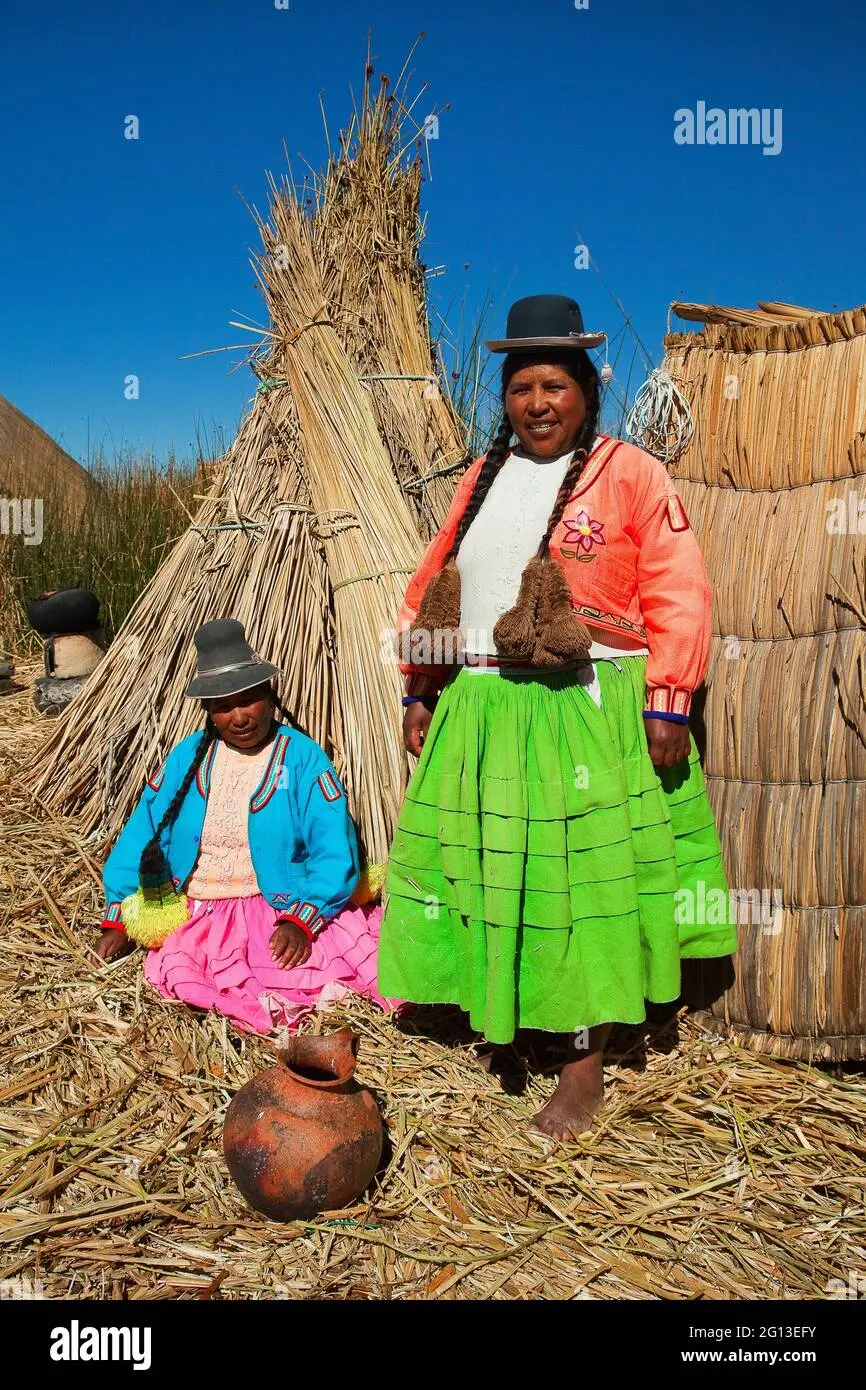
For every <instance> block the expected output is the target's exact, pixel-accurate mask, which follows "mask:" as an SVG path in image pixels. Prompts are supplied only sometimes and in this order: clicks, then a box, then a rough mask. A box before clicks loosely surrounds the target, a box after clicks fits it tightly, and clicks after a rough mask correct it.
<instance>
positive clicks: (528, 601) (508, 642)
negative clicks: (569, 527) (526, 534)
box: [493, 556, 544, 661]
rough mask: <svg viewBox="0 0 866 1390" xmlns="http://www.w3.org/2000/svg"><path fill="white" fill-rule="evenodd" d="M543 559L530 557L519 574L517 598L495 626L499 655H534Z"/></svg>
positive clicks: (518, 657) (526, 658) (515, 657)
mask: <svg viewBox="0 0 866 1390" xmlns="http://www.w3.org/2000/svg"><path fill="white" fill-rule="evenodd" d="M543 563H544V562H543V561H542V560H539V559H538V557H537V556H536V557H534V558H533V559H532V560H530V561H529V564H528V565H527V566H526V568H525V569H524V571H523V574H522V575H521V576H520V592H519V593H518V595H517V602H516V603H515V605H514V607H513V608H509V610H508V612H507V613H503V614H502V617H501V618H499V620H498V621H497V623H496V626H495V627H494V629H493V643H494V645H495V647H496V650H497V652H498V654H499V655H500V656H504V657H506V658H510V659H511V660H523V661H529V660H531V658H532V652H533V649H534V647H535V626H536V621H537V613H538V601H539V594H540V589H541V581H542V571H543Z"/></svg>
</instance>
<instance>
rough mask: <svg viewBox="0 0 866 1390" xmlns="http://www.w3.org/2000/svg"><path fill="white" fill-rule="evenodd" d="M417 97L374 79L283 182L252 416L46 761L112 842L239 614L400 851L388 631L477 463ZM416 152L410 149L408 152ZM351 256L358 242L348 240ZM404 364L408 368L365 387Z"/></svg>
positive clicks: (269, 246)
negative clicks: (438, 338) (436, 292)
mask: <svg viewBox="0 0 866 1390" xmlns="http://www.w3.org/2000/svg"><path fill="white" fill-rule="evenodd" d="M409 120H410V116H409V112H408V110H407V108H406V106H405V104H404V103H403V102H402V101H400V100H397V101H395V100H394V98H392V97H391V96H390V95H389V94H388V92H387V89H386V88H385V87H384V86H383V87H382V88H380V90H379V92H378V93H377V94H376V95H375V96H373V95H372V87H371V75H370V73H369V72H368V74H367V79H366V82H365V88H364V98H363V102H362V106H361V110H360V112H356V113H355V116H354V118H353V122H352V125H351V126H350V129H349V132H348V133H347V135H346V136H345V137H344V139H343V142H342V143H343V153H342V155H341V157H340V159H339V160H335V161H333V162H332V163H331V165H330V166H329V168H328V170H327V172H326V174H325V175H323V176H322V178H321V179H319V180H317V181H316V183H315V185H314V190H313V191H314V194H315V196H311V195H308V193H307V190H306V189H300V190H298V189H295V188H294V187H293V186H292V185H290V184H283V185H281V186H279V187H278V186H277V184H276V183H275V182H274V181H272V182H271V198H272V201H271V207H270V211H269V216H268V218H267V219H264V218H261V217H258V216H257V221H258V225H259V228H260V231H261V233H262V237H263V242H264V252H263V254H262V255H261V257H260V258H258V260H257V261H256V262H255V263H254V264H255V267H256V271H257V274H258V276H259V280H260V283H261V286H262V289H263V291H264V294H265V298H266V301H267V305H268V310H269V314H270V320H271V323H270V328H269V329H268V331H267V333H266V335H265V338H264V343H263V345H262V346H260V347H259V348H258V349H256V350H254V352H253V353H252V355H251V356H252V362H253V365H254V368H255V370H256V372H257V374H258V376H259V377H260V378H263V379H262V380H261V384H260V386H259V389H258V390H257V392H256V395H255V397H254V400H253V406H252V410H251V412H250V415H249V417H248V418H247V420H246V422H245V423H244V425H243V427H242V429H241V432H240V434H239V436H238V438H237V440H236V441H235V444H234V445H233V446H232V448H231V449H230V451H229V453H228V455H227V457H226V460H225V463H224V466H223V467H222V468H221V469H220V470H217V473H216V474H215V476H214V478H213V482H212V486H211V489H210V492H209V495H208V497H207V500H206V501H205V502H204V505H203V507H202V509H201V511H200V512H199V513H198V514H197V515H196V517H195V518H194V519H193V518H192V517H191V518H190V522H191V524H190V527H189V529H188V531H187V532H186V534H185V535H184V536H183V537H182V538H181V539H180V540H179V541H178V544H177V545H176V546H175V548H174V550H173V551H172V552H171V554H170V555H169V557H168V558H167V560H166V561H165V563H164V564H163V566H162V567H161V568H160V570H159V571H158V573H157V575H156V577H155V579H154V581H153V582H152V584H151V585H150V586H149V587H148V589H147V590H146V591H145V592H144V593H143V594H142V596H141V598H140V600H139V602H138V603H137V605H136V606H135V608H134V609H133V610H132V612H131V613H130V615H129V618H128V620H127V622H126V624H125V625H124V627H123V629H122V631H121V633H120V635H119V638H118V640H117V641H116V642H115V644H114V646H113V647H112V649H111V650H110V652H109V654H108V657H107V659H106V660H105V662H103V664H102V666H101V667H100V669H99V671H98V673H97V674H96V676H95V677H94V678H93V679H92V680H91V681H90V682H88V685H87V686H86V688H85V690H84V691H83V693H82V695H81V697H80V698H79V699H78V700H77V701H76V702H75V703H74V704H73V705H72V707H71V709H70V711H69V714H68V715H67V716H66V717H65V718H64V719H63V720H62V722H60V723H59V724H58V726H57V727H56V729H55V730H54V731H53V732H52V735H51V736H50V738H49V739H48V741H47V743H46V746H45V748H44V750H43V751H42V753H41V755H40V757H39V759H38V761H37V765H36V767H35V769H34V778H35V781H34V784H35V786H36V789H37V791H38V793H39V795H40V796H42V797H44V798H45V800H46V801H47V802H49V803H50V804H51V805H52V806H55V807H58V808H59V807H63V808H68V809H75V810H78V811H81V812H82V813H83V817H84V823H85V825H86V827H87V830H88V832H92V831H96V832H97V833H105V834H110V835H113V834H114V833H116V832H117V830H118V829H119V828H120V826H121V825H122V823H123V821H124V819H125V818H126V816H127V815H128V813H129V811H130V809H131V806H132V804H133V801H134V799H135V797H136V796H137V795H138V794H139V791H140V789H141V786H142V784H143V781H144V778H145V777H146V775H147V773H148V772H149V771H151V770H152V769H153V767H154V766H155V765H156V764H158V762H159V761H160V759H161V758H162V757H163V756H164V755H165V753H166V752H167V750H168V749H169V748H170V747H171V745H172V744H173V743H175V742H176V741H177V740H178V739H179V738H181V737H183V736H184V735H185V734H186V733H188V732H190V730H191V729H192V728H195V727H196V726H197V725H199V724H200V723H201V720H202V715H201V712H200V710H199V708H198V706H197V705H194V704H192V703H191V702H187V701H185V699H184V695H183V689H184V686H185V683H186V681H187V680H188V678H189V677H190V675H191V674H192V671H193V668H194V650H193V645H192V637H193V633H194V631H195V629H196V628H197V627H198V626H199V625H200V624H201V623H203V622H205V621H206V620H208V619H210V618H214V617H223V616H234V617H237V618H239V619H240V620H241V621H242V622H244V624H245V626H246V628H247V632H248V636H249V638H250V640H251V642H252V643H253V644H254V645H255V646H256V648H257V649H258V650H259V651H260V652H261V653H262V654H263V655H265V656H267V657H268V658H269V659H270V660H272V661H274V662H275V664H277V665H278V666H279V667H280V668H281V670H282V673H283V675H282V681H281V685H280V695H281V698H282V699H283V701H284V702H285V703H286V704H287V705H289V707H290V708H291V709H292V710H293V713H294V714H295V716H296V718H297V719H298V720H299V722H300V723H301V724H302V726H303V727H305V728H306V729H307V731H308V732H309V733H310V734H311V735H312V736H313V737H314V738H316V739H317V740H318V741H319V742H321V743H322V744H323V745H324V746H325V747H326V748H327V750H328V752H329V753H330V754H331V756H332V757H333V759H334V761H335V763H336V765H337V768H338V770H339V771H340V773H341V775H342V776H343V777H344V779H345V781H346V783H347V787H348V791H349V795H350V803H351V806H352V811H353V814H354V816H355V819H356V821H357V823H358V827H359V830H360V832H361V836H362V839H363V841H364V845H365V848H366V851H367V854H368V856H369V857H370V858H371V859H372V860H374V861H376V860H381V859H384V858H385V855H386V852H387V847H388V842H389V839H390V835H391V832H392V830H393V825H394V821H395V818H396V814H397V808H398V806H399V802H400V798H401V795H402V791H403V787H404V785H405V779H406V775H407V771H408V768H407V759H406V755H405V753H404V752H403V749H402V740H401V737H400V720H401V706H400V700H399V680H398V675H397V670H396V667H395V665H394V662H393V657H392V654H391V650H390V644H389V641H388V637H387V634H388V633H389V632H390V631H391V630H392V629H393V626H394V621H395V618H396V613H397V609H398V607H399V602H400V598H401V596H402V593H403V591H404V589H405V586H406V583H407V580H408V577H409V574H410V573H411V571H412V569H413V567H414V565H415V563H416V561H417V558H418V555H419V553H420V550H421V548H422V544H423V541H424V539H426V536H427V534H428V533H429V531H430V529H431V528H432V527H433V526H434V525H435V524H436V522H437V521H438V519H439V517H440V516H441V515H442V512H443V510H444V507H445V505H446V502H447V498H448V496H450V492H451V490H452V489H453V485H454V481H455V479H454V476H453V475H451V476H442V477H441V478H438V479H437V480H436V482H435V483H430V484H425V485H424V486H423V487H421V488H419V489H418V490H417V492H416V491H412V490H410V487H409V485H410V484H411V483H412V482H414V481H417V480H418V479H419V478H423V477H424V476H425V475H426V474H427V473H428V472H429V471H431V470H432V471H434V472H435V471H437V470H439V469H440V468H441V467H442V466H443V464H444V463H446V462H447V464H448V466H449V467H450V465H452V464H453V463H454V461H455V459H459V458H461V457H462V456H463V445H462V440H461V437H460V436H461V430H460V425H459V422H458V421H457V419H456V417H455V415H454V412H453V411H452V410H451V408H450V405H449V404H448V402H447V400H445V398H444V397H443V396H442V395H441V394H440V393H439V392H438V391H436V392H425V389H424V388H425V384H426V385H429V378H430V377H431V376H432V375H434V374H435V354H434V351H433V349H432V346H431V341H430V334H429V327H428V321H427V313H426V305H425V299H424V288H425V281H424V275H423V272H422V270H421V267H420V265H419V262H418V249H419V243H420V236H421V229H420V222H419V211H418V189H419V184H420V169H419V153H418V151H417V150H416V152H415V156H414V160H412V159H409V160H407V159H406V158H405V149H404V145H405V141H404V140H402V135H401V132H402V131H403V130H404V128H405V124H406V122H407V121H409ZM401 142H402V143H401ZM347 248H350V250H347ZM386 369H393V372H392V373H391V374H393V375H399V376H401V378H402V377H410V378H411V377H414V376H415V375H419V376H424V377H425V381H424V382H420V383H419V382H416V381H414V380H404V379H401V380H399V381H390V380H389V381H387V382H383V381H375V382H374V381H370V380H369V377H370V376H375V375H388V374H389V371H388V370H386Z"/></svg>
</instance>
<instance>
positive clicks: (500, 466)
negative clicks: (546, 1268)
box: [378, 295, 736, 1139]
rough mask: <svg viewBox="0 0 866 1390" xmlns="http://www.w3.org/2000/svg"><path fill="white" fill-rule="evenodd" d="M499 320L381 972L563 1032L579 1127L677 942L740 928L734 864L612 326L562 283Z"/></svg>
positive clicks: (699, 653) (413, 586)
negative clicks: (617, 434)
mask: <svg viewBox="0 0 866 1390" xmlns="http://www.w3.org/2000/svg"><path fill="white" fill-rule="evenodd" d="M506 332H507V336H506V338H505V339H504V340H502V341H499V342H493V343H489V344H488V346H489V347H490V348H491V349H492V350H493V351H495V352H505V353H507V356H506V357H505V360H504V363H503V368H502V399H503V405H504V415H503V418H502V422H501V424H500V427H499V429H498V430H497V433H496V435H495V437H494V439H493V441H492V443H491V446H490V448H489V450H488V452H487V454H486V455H485V456H484V457H482V458H480V459H478V460H477V461H476V462H475V463H474V464H473V465H472V467H471V468H470V469H469V470H468V471H467V473H466V474H465V476H464V478H463V479H462V481H461V483H460V485H459V486H458V488H457V490H456V492H455V495H454V499H453V503H452V506H451V509H450V511H449V513H448V516H447V517H446V520H445V522H444V525H443V526H442V529H441V530H440V532H439V534H438V535H437V536H436V537H434V539H433V541H432V542H431V544H430V545H429V547H428V549H427V551H426V553H425V555H424V556H423V558H422V560H421V563H420V565H419V567H418V570H417V572H416V573H415V575H414V577H413V579H412V581H411V583H410V585H409V588H408V590H407V593H406V598H405V601H404V605H403V609H402V611H401V615H400V621H399V641H400V644H401V648H400V655H401V658H402V660H401V669H402V670H403V671H404V673H405V674H406V676H407V683H406V695H405V696H404V701H403V703H404V705H405V707H406V713H405V717H404V723H403V732H404V739H405V742H406V746H407V748H408V749H409V751H410V752H413V753H415V754H416V755H419V754H420V761H419V763H418V765H417V767H416V769H415V772H414V775H413V777H412V779H411V781H410V784H409V787H408V789H407V793H406V798H405V801H404V804H403V808H402V811H401V814H400V820H399V823H398V827H397V830H396V833H395V836H394V842H393V845H392V848H391V854H390V858H389V866H388V876H387V881H386V891H385V911H384V916H383V919H382V929H381V940H380V947H379V977H378V980H379V990H380V991H381V993H383V994H385V995H392V996H399V997H400V998H402V999H407V1000H413V1001H415V1002H418V1003H456V1004H459V1005H460V1006H461V1008H463V1009H464V1010H465V1011H466V1012H467V1013H468V1014H469V1016H470V1021H471V1024H472V1027H473V1028H476V1029H478V1030H479V1031H481V1032H483V1033H484V1034H485V1035H486V1037H487V1038H488V1039H489V1040H490V1041H491V1042H493V1043H508V1042H510V1041H511V1040H512V1038H513V1037H514V1034H515V1031H516V1030H517V1029H518V1028H532V1029H540V1030H544V1031H545V1032H548V1033H551V1034H560V1035H564V1036H563V1039H562V1041H563V1056H564V1062H563V1066H562V1071H561V1074H560V1079H559V1084H558V1086H557V1089H556V1092H555V1093H554V1095H553V1097H552V1098H551V1100H550V1101H549V1102H548V1104H547V1105H545V1106H544V1108H543V1109H542V1110H541V1111H540V1112H539V1114H538V1115H536V1116H535V1118H534V1121H533V1124H534V1127H535V1128H536V1129H538V1130H540V1131H542V1132H543V1133H546V1134H549V1135H552V1136H554V1137H556V1138H559V1139H566V1138H568V1137H570V1136H571V1135H573V1134H575V1133H578V1132H579V1131H580V1130H582V1129H585V1128H586V1127H587V1126H588V1124H589V1123H590V1121H591V1117H592V1115H593V1114H594V1113H595V1112H596V1111H597V1110H598V1109H599V1107H600V1105H601V1103H602V1100H603V1070H602V1060H603V1055H604V1046H605V1042H606V1040H607V1037H608V1034H609V1032H610V1028H611V1025H612V1024H613V1023H615V1022H623V1023H632V1024H635V1023H641V1022H642V1021H643V1020H644V1018H645V1016H646V1012H645V1000H647V999H648V1000H650V1001H652V1002H654V1003H665V1002H668V1001H671V1000H675V999H676V998H677V997H678V996H679V993H680V960H681V958H682V957H695V956H700V957H707V956H723V955H728V954H729V953H731V952H732V951H734V950H735V949H736V929H735V927H734V926H732V925H731V921H730V912H729V910H727V908H726V909H725V910H724V911H723V912H720V913H717V914H716V920H714V919H713V914H712V912H709V913H708V912H707V911H706V909H705V904H707V903H711V904H717V903H719V902H721V901H724V903H725V904H727V902H728V893H727V882H726V879H725V872H724V867H723V864H722V858H721V851H720V846H719V840H718V835H717V832H716V827H715V822H714V820H713V814H712V810H711V808H710V805H709V802H708V800H707V795H706V790H705V786H704V780H703V775H702V772H701V768H700V764H699V761H698V755H697V752H696V749H695V747H694V744H693V742H692V740H691V739H690V736H689V729H688V714H689V706H690V703H691V698H692V694H693V692H694V691H695V689H696V688H697V687H698V685H699V684H700V683H701V681H702V680H703V677H704V675H705V672H706V667H707V660H708V653H709V641H710V604H711V590H710V585H709V582H708V579H707V575H706V570H705V568H704V564H703V560H702V557H701V553H700V550H699V548H698V544H697V541H696V540H695V537H694V534H693V532H692V531H691V529H690V528H689V523H688V520H687V518H686V516H685V512H684V511H683V507H682V504H681V502H680V500H679V498H678V496H677V494H676V492H675V491H674V488H673V486H672V484H671V482H670V480H669V478H668V475H667V473H666V471H665V469H664V467H663V465H662V464H661V463H659V462H658V460H656V459H654V458H652V457H651V456H650V455H649V454H646V453H644V452H643V451H642V450H641V449H638V448H635V447H634V446H633V445H630V444H625V443H622V442H621V441H618V440H614V439H611V438H608V437H607V436H606V435H603V434H599V433H598V419H599V410H600V391H599V378H598V374H597V372H596V370H595V367H594V366H593V365H592V362H591V360H590V358H589V357H588V355H587V352H586V349H587V348H588V347H594V346H596V345H597V344H598V343H599V342H600V341H601V340H602V338H603V335H602V334H589V333H586V332H584V328H583V319H582V316H581V312H580V308H579V306H578V305H577V304H576V303H575V302H574V301H573V300H571V299H567V298H564V297H563V296H560V295H536V296H531V297H530V298H528V299H522V300H519V301H518V302H517V303H516V304H514V305H513V306H512V308H511V310H510V312H509V315H508V326H507V330H506ZM515 435H516V438H517V442H516V444H514V445H512V443H511V441H512V437H513V436H515ZM713 890H722V892H721V894H720V893H719V892H718V891H713Z"/></svg>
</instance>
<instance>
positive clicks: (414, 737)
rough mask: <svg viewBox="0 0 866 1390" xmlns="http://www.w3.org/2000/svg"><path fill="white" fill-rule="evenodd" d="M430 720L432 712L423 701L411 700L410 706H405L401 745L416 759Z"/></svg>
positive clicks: (419, 753) (419, 754)
mask: <svg viewBox="0 0 866 1390" xmlns="http://www.w3.org/2000/svg"><path fill="white" fill-rule="evenodd" d="M432 718H433V711H432V710H431V709H428V708H427V706H426V705H425V704H424V702H423V700H413V701H412V703H411V705H407V706H406V712H405V714H404V715H403V743H404V746H405V748H406V750H407V752H409V753H414V754H415V757H416V758H420V756H421V749H422V748H423V747H424V740H425V738H426V737H427V730H428V729H429V728H430V720H431V719H432Z"/></svg>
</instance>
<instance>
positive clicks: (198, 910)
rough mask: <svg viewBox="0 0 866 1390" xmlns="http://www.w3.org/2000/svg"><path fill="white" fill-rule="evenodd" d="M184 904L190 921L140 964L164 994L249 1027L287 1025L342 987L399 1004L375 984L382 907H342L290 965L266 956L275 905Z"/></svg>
mask: <svg viewBox="0 0 866 1390" xmlns="http://www.w3.org/2000/svg"><path fill="white" fill-rule="evenodd" d="M189 908H190V916H189V919H188V921H186V922H185V923H184V924H183V926H182V927H178V929H177V931H174V932H172V934H171V936H170V937H168V939H167V940H166V941H165V942H163V944H162V946H160V948H159V950H156V951H148V953H147V958H146V960H145V963H144V975H145V979H146V980H147V982H148V984H151V985H152V986H153V988H154V989H155V990H158V991H159V993H160V994H161V995H163V996H164V997H165V998H166V999H179V1000H181V1001H182V1002H183V1003H184V1004H192V1005H193V1006H194V1007H196V1008H199V1009H216V1010H217V1011H218V1012H219V1013H221V1014H225V1015H226V1016H227V1017H228V1018H231V1019H234V1021H235V1023H237V1025H238V1026H239V1027H240V1028H243V1029H244V1030H245V1031H248V1032H254V1033H269V1032H271V1031H272V1030H273V1029H275V1028H292V1027H294V1026H295V1025H296V1024H297V1022H298V1020H299V1019H301V1018H302V1017H303V1016H304V1015H305V1014H309V1013H312V1012H313V1011H314V1010H316V1009H318V1008H322V1007H327V1006H328V1005H329V1004H332V1003H334V1002H336V1000H338V999H340V998H342V996H343V995H344V994H346V993H352V994H360V995H363V996H364V997H365V998H367V999H372V1000H374V1002H375V1003H376V1004H378V1005H379V1007H380V1008H382V1009H394V1008H397V1007H398V1006H399V1003H400V1001H399V1000H396V999H383V998H382V996H381V995H380V994H379V992H378V990H377V989H376V957H377V952H378V946H379V922H380V919H381V917H382V909H381V907H373V908H362V907H347V908H345V909H344V910H343V911H342V912H341V913H340V915H339V916H338V917H335V918H334V919H333V921H331V922H329V923H328V925H327V926H326V927H323V928H322V930H321V932H320V933H319V934H318V936H317V937H316V939H315V941H314V942H313V947H312V951H311V953H310V957H309V959H308V960H307V961H306V962H305V963H304V964H303V965H299V966H294V967H292V968H291V969H289V970H283V969H282V968H281V967H280V966H278V965H275V964H274V962H273V961H272V960H271V951H270V946H269V945H268V943H269V941H270V938H271V936H272V935H273V932H274V923H275V921H276V918H277V911H276V909H275V908H273V907H271V905H270V903H269V902H268V901H267V899H266V898H263V897H262V896H261V895H260V894H256V896H255V897H251V898H222V899H214V900H212V901H204V900H201V899H199V900H196V899H193V898H190V900H189Z"/></svg>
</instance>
